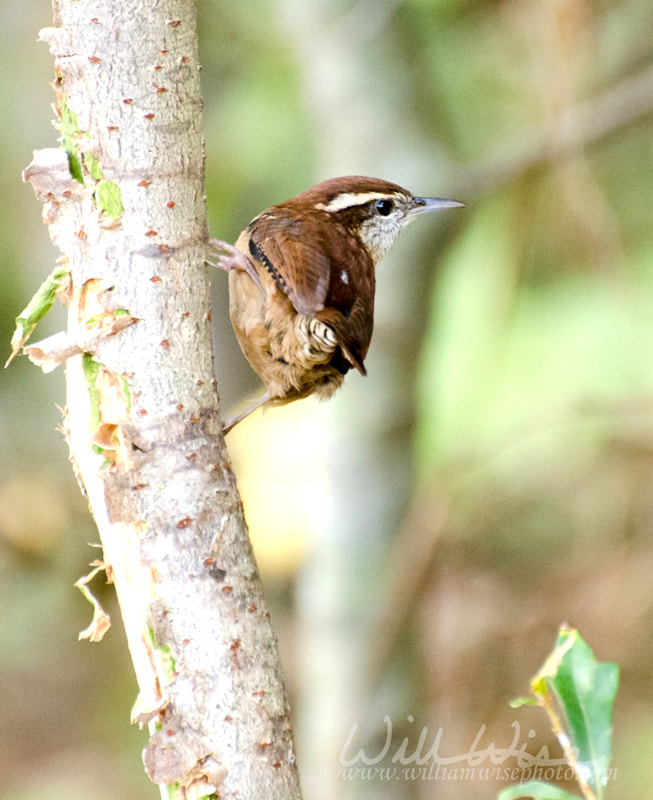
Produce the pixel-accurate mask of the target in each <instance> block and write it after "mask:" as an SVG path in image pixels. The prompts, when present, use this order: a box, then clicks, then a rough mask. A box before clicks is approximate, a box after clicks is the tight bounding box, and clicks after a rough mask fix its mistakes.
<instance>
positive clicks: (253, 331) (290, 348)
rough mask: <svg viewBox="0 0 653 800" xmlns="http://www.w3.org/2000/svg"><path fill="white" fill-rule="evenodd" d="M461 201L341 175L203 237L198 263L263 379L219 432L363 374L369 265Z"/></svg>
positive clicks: (370, 299)
mask: <svg viewBox="0 0 653 800" xmlns="http://www.w3.org/2000/svg"><path fill="white" fill-rule="evenodd" d="M463 205H464V204H463V203H459V202H457V201H455V200H445V199H443V198H439V197H416V196H414V195H413V194H411V192H409V191H408V190H407V189H403V188H402V187H401V186H398V185H397V184H395V183H390V182H389V181H385V180H382V179H380V178H368V177H364V176H361V175H349V176H345V177H339V178H331V179H329V180H325V181H322V182H321V183H318V184H316V185H315V186H312V187H311V188H309V189H306V190H305V191H303V192H300V194H298V195H296V196H295V197H292V198H291V199H290V200H286V201H285V202H283V203H279V204H278V205H274V206H271V207H270V208H267V209H266V210H265V211H262V212H261V213H260V214H259V215H258V216H256V217H255V218H254V219H253V220H252V221H251V222H250V223H249V225H248V226H247V227H246V228H245V230H243V231H242V233H241V234H240V235H239V237H238V239H237V241H236V243H235V245H231V244H229V243H228V242H224V241H221V240H219V239H210V240H209V246H210V258H208V259H207V261H206V263H207V264H208V265H210V266H213V267H217V268H218V269H221V270H223V271H225V272H227V273H228V276H229V277H228V280H229V316H230V319H231V324H232V326H233V329H234V332H235V334H236V338H237V339H238V342H239V344H240V347H241V350H242V352H243V354H244V356H245V358H246V359H247V361H248V362H249V363H250V365H251V367H252V368H253V370H254V371H255V372H256V373H257V374H258V375H259V377H260V378H261V380H262V381H263V383H264V385H265V392H264V393H263V395H262V396H261V397H260V398H259V399H258V400H256V402H254V403H253V404H252V405H250V406H249V407H248V408H246V409H245V410H244V411H243V412H242V413H240V414H238V415H236V416H235V417H233V418H232V419H230V420H228V421H227V422H226V423H225V425H224V428H223V431H224V433H227V432H229V431H230V430H231V429H232V428H233V427H234V426H235V425H236V424H237V423H239V422H241V421H242V420H243V419H245V417H247V416H249V414H251V413H252V412H253V411H255V410H256V409H257V408H261V407H262V406H277V405H285V404H286V403H291V402H294V401H295V400H300V399H302V398H304V397H308V396H309V395H316V396H317V397H318V398H320V399H326V398H329V397H331V396H332V395H333V393H334V392H335V391H336V390H337V389H338V388H339V387H340V386H341V385H342V383H343V380H344V377H345V375H346V374H347V372H348V371H349V370H350V369H352V368H354V369H356V370H358V372H360V373H361V374H362V375H365V374H366V370H365V365H364V362H365V357H366V355H367V352H368V349H369V346H370V341H371V338H372V330H373V326H374V293H375V267H376V265H377V263H378V262H379V261H380V260H381V258H382V257H383V256H384V255H385V254H386V253H387V252H388V250H389V249H390V248H391V247H392V245H393V244H394V242H395V240H396V238H397V236H398V235H399V233H400V232H401V230H402V229H403V228H405V227H406V226H407V225H408V224H409V223H411V222H412V221H413V220H414V219H415V218H416V217H418V216H419V215H421V214H424V213H426V212H431V211H438V210H440V209H444V208H455V207H460V206H463Z"/></svg>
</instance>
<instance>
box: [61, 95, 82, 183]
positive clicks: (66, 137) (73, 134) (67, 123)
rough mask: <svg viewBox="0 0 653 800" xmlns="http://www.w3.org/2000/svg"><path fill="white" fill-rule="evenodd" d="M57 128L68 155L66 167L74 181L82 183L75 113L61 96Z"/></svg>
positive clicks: (78, 133)
mask: <svg viewBox="0 0 653 800" xmlns="http://www.w3.org/2000/svg"><path fill="white" fill-rule="evenodd" d="M59 129H60V131H61V135H62V137H63V146H64V150H65V151H66V154H67V156H68V169H69V170H70V174H71V176H72V177H73V178H74V179H75V180H76V181H79V183H84V176H83V172H82V161H81V159H80V157H79V145H78V143H77V139H78V138H79V135H80V131H79V125H78V123H77V114H75V112H74V111H72V109H70V108H69V106H68V103H66V102H65V100H63V98H62V102H61V117H60V120H59Z"/></svg>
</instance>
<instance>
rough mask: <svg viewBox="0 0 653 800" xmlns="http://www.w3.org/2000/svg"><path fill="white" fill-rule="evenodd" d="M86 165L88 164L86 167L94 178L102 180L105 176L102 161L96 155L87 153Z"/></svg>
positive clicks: (85, 156)
mask: <svg viewBox="0 0 653 800" xmlns="http://www.w3.org/2000/svg"><path fill="white" fill-rule="evenodd" d="M84 165H85V166H86V169H87V170H88V171H89V173H90V175H91V178H93V180H96V181H101V180H102V178H104V173H103V172H102V167H101V166H100V162H99V161H98V160H97V158H96V157H95V156H93V155H91V154H90V153H85V154H84Z"/></svg>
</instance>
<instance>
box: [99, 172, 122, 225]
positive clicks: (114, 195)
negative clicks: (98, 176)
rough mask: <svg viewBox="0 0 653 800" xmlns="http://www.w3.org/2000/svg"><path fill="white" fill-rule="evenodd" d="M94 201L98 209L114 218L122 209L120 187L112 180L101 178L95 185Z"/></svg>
mask: <svg viewBox="0 0 653 800" xmlns="http://www.w3.org/2000/svg"><path fill="white" fill-rule="evenodd" d="M95 203H96V205H97V207H98V208H99V209H100V211H103V212H104V213H105V214H106V215H107V216H108V217H111V218H112V219H116V218H117V217H119V216H120V215H121V214H122V212H123V211H124V208H123V205H122V194H121V192H120V187H119V186H118V184H116V183H113V181H105V180H101V181H100V182H99V183H98V185H97V186H96V187H95Z"/></svg>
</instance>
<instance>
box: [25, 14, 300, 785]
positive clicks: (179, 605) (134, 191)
mask: <svg viewBox="0 0 653 800" xmlns="http://www.w3.org/2000/svg"><path fill="white" fill-rule="evenodd" d="M195 12H196V10H195V4H194V3H190V2H187V0H161V2H157V3H151V2H147V0H93V2H90V0H54V26H53V27H52V28H47V29H45V30H44V31H42V33H41V37H42V39H43V40H45V41H46V42H47V43H48V44H49V46H50V48H51V50H52V52H53V54H54V56H55V68H56V74H57V80H56V82H55V89H56V93H57V106H58V109H59V113H60V116H61V128H62V132H63V138H64V146H65V150H64V149H57V150H54V149H49V150H42V151H38V152H36V153H35V156H34V161H33V162H32V164H31V165H30V167H28V169H27V170H26V173H25V177H26V180H29V181H30V182H31V183H32V185H33V187H34V189H35V192H36V194H37V196H38V197H39V199H40V200H41V201H42V202H43V204H44V219H45V221H46V222H47V224H48V225H49V230H50V235H51V238H52V240H53V242H54V243H55V244H56V245H57V247H58V248H59V249H60V251H61V254H62V255H61V258H60V266H59V279H60V284H61V286H60V294H61V295H63V296H64V297H65V299H66V300H67V302H68V303H69V325H68V332H67V334H66V335H65V336H63V337H58V338H57V339H55V341H54V342H45V343H42V344H41V345H40V346H39V347H36V348H34V349H33V350H32V351H31V352H32V355H33V357H34V358H35V359H39V358H40V359H41V361H42V363H44V364H46V365H47V366H48V368H49V367H51V366H52V365H53V364H54V363H56V362H57V361H58V360H61V361H62V360H65V361H66V374H67V394H68V399H67V400H68V413H67V416H66V428H67V435H68V438H69V442H70V449H71V456H72V461H73V464H74V466H75V468H76V472H77V475H78V478H79V481H80V484H81V486H82V488H83V490H84V491H85V492H86V494H87V496H88V500H89V503H90V507H91V510H92V513H93V515H94V517H95V520H96V522H97V525H98V528H99V533H100V538H101V541H102V547H103V551H104V564H105V565H106V570H107V573H108V574H109V576H110V577H111V578H112V580H113V582H114V584H115V587H116V591H117V594H118V599H119V601H120V607H121V612H122V615H123V619H124V624H125V628H126V631H127V639H128V644H129V649H130V652H131V655H132V659H133V662H134V667H135V671H136V675H137V678H138V682H139V687H140V695H139V700H138V702H137V704H136V706H135V708H134V721H137V722H139V723H141V724H148V725H149V729H150V732H151V738H150V742H149V744H148V746H147V748H146V749H145V752H144V761H145V768H146V771H147V774H148V775H149V777H150V778H151V780H152V781H153V782H154V783H157V784H159V785H160V787H161V794H162V796H164V797H188V798H197V797H202V796H209V795H212V794H215V795H216V796H219V797H220V798H235V797H238V798H239V799H240V800H242V799H243V798H263V797H265V798H266V799H267V800H274V799H276V798H278V799H281V798H284V800H286V799H290V798H293V799H294V798H298V797H299V786H298V778H297V770H296V766H295V759H294V753H293V743H292V734H291V730H290V725H289V719H288V706H287V702H286V697H285V693H284V685H283V675H282V671H281V666H280V661H279V654H278V649H277V643H276V639H275V636H274V633H273V631H272V628H271V624H270V620H269V615H268V613H267V611H266V607H265V602H264V599H263V596H262V589H261V583H260V579H259V575H258V571H257V567H256V563H255V560H254V557H253V554H252V550H251V546H250V543H249V539H248V535H247V530H246V526H245V522H244V518H243V511H242V504H241V502H240V498H239V495H238V491H237V488H236V484H235V479H234V476H233V474H232V472H231V466H230V462H229V457H228V454H227V451H226V449H225V444H224V439H223V436H222V428H221V421H220V413H219V398H218V393H217V387H216V383H215V380H214V377H213V360H212V351H211V331H210V311H209V299H208V274H207V269H206V266H205V265H204V255H205V245H206V239H207V224H206V211H205V203H204V171H203V140H202V131H201V99H200V91H199V63H198V55H197V35H196V20H195ZM62 275H63V276H64V277H63V279H61V277H62ZM102 625H103V617H102V616H101V614H98V615H97V617H96V620H95V623H94V625H92V626H91V628H90V630H89V631H88V635H90V636H93V637H95V638H100V637H101V633H102Z"/></svg>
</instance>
